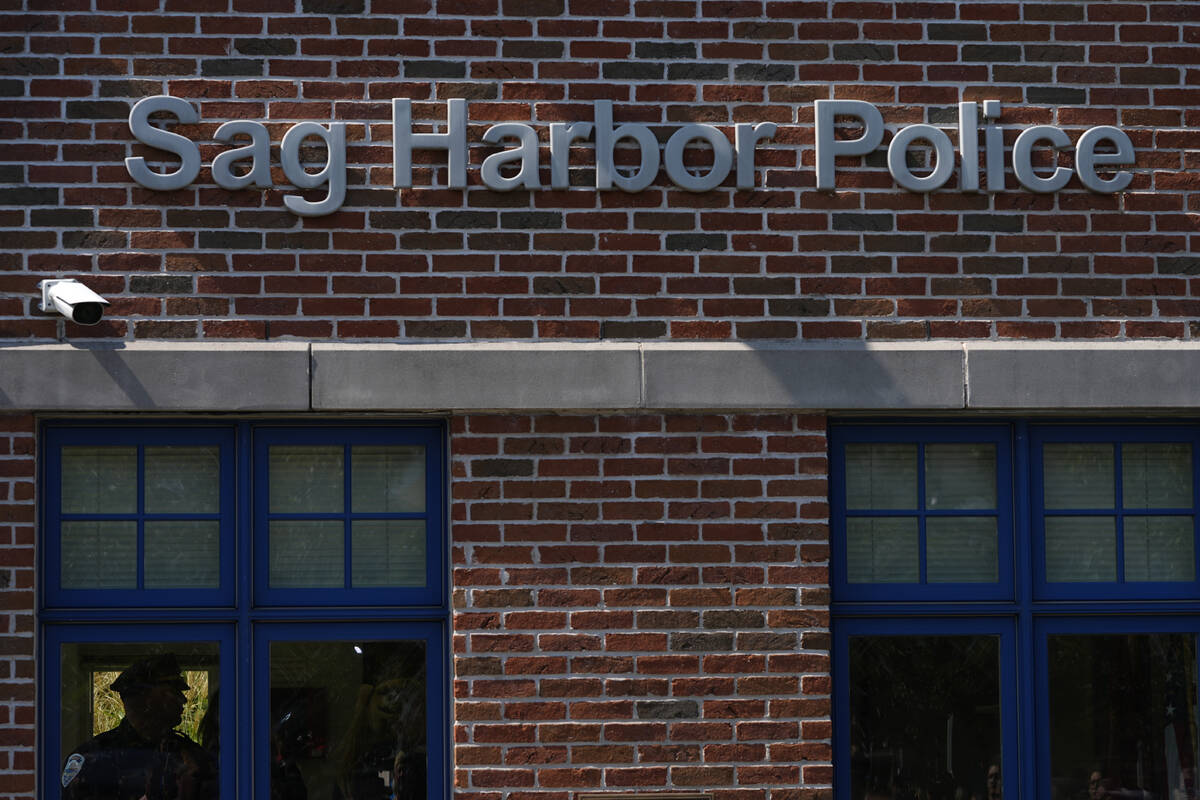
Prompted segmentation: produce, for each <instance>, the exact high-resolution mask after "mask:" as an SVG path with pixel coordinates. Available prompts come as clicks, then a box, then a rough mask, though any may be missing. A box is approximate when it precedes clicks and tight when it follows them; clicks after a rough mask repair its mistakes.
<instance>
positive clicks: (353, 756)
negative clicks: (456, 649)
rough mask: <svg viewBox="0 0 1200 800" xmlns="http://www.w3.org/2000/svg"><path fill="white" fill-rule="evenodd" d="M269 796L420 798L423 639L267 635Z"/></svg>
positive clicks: (294, 799)
mask: <svg viewBox="0 0 1200 800" xmlns="http://www.w3.org/2000/svg"><path fill="white" fill-rule="evenodd" d="M270 658H271V688H270V706H271V749H272V753H271V756H272V769H271V797H272V798H275V799H276V800H304V798H335V800H385V799H386V798H392V797H395V798H397V800H423V798H424V797H425V789H426V774H427V770H428V765H427V763H426V759H427V745H428V743H427V741H426V735H425V731H426V721H425V694H426V675H425V643H424V642H420V641H399V642H327V641H326V642H321V641H317V642H312V641H309V642H273V643H272V644H271V647H270Z"/></svg>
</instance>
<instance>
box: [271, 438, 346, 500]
mask: <svg viewBox="0 0 1200 800" xmlns="http://www.w3.org/2000/svg"><path fill="white" fill-rule="evenodd" d="M342 456H343V448H341V447H337V446H332V447H311V446H290V445H289V446H284V445H275V446H272V447H271V457H270V462H271V464H270V469H271V478H270V483H271V511H272V513H281V514H306V513H322V512H324V513H341V512H342V511H344V510H345V501H344V499H343V498H344V496H345V495H344V493H343V474H342V460H343V458H342Z"/></svg>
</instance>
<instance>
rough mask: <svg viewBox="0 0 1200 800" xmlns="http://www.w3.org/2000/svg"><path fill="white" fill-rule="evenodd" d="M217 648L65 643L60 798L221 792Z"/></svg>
mask: <svg viewBox="0 0 1200 800" xmlns="http://www.w3.org/2000/svg"><path fill="white" fill-rule="evenodd" d="M218 648H219V646H218V645H217V643H215V642H164V643H136V644H132V643H124V644H114V643H93V642H88V643H71V644H65V645H63V646H62V648H61V652H60V657H61V659H62V661H61V666H62V684H61V687H60V691H61V698H62V708H61V712H60V713H61V716H60V721H61V739H60V742H61V748H62V749H61V752H62V753H63V763H62V764H60V765H59V769H61V770H62V779H61V783H62V784H63V785H64V790H63V797H64V799H65V800H87V799H89V798H100V797H105V798H107V797H112V798H123V797H133V796H135V795H136V794H137V792H138V791H141V792H147V793H148V796H152V797H162V798H168V797H170V798H183V797H206V798H215V797H216V796H217V764H218V758H217V748H218V739H219V735H218V725H217V714H216V711H217V688H218V687H219V685H220V659H219V649H218ZM172 731H175V732H174V733H173V732H172Z"/></svg>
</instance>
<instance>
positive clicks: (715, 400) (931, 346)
mask: <svg viewBox="0 0 1200 800" xmlns="http://www.w3.org/2000/svg"><path fill="white" fill-rule="evenodd" d="M643 355H644V359H645V376H646V391H645V395H646V407H647V408H678V409H693V408H694V409H701V408H716V409H720V408H729V409H754V408H773V409H789V408H796V409H829V410H840V409H845V410H879V411H896V412H905V411H918V410H938V409H961V408H962V407H963V379H964V375H963V364H962V345H961V344H959V343H957V342H920V343H888V344H863V343H850V344H845V345H836V344H830V345H821V346H813V345H796V346H774V347H772V346H766V347H756V346H748V345H745V344H724V343H722V344H696V345H688V344H679V343H675V344H657V343H655V344H646V345H643Z"/></svg>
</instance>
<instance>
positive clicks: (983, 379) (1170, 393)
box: [965, 342, 1200, 411]
mask: <svg viewBox="0 0 1200 800" xmlns="http://www.w3.org/2000/svg"><path fill="white" fill-rule="evenodd" d="M965 350H966V360H967V407H968V408H970V409H973V410H981V411H985V410H989V409H994V410H1010V409H1021V410H1030V411H1036V410H1056V409H1062V410H1070V409H1079V410H1085V409H1094V410H1101V409H1109V410H1130V409H1134V410H1136V409H1146V410H1154V409H1195V408H1196V407H1197V406H1200V343H1196V342H1105V343H1100V342H1070V343H1062V342H1036V343H1033V342H1031V343H1020V344H1014V343H1004V342H979V343H968V344H967V345H966V346H965Z"/></svg>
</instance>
